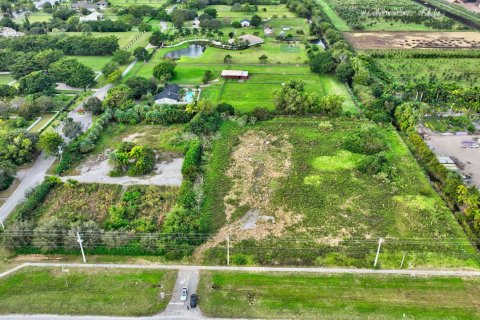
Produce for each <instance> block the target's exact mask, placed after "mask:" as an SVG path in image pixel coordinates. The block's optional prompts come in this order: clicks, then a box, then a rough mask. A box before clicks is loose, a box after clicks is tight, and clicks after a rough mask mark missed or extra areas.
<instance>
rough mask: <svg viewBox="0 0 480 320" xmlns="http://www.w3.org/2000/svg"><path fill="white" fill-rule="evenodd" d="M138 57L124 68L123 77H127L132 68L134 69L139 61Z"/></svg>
mask: <svg viewBox="0 0 480 320" xmlns="http://www.w3.org/2000/svg"><path fill="white" fill-rule="evenodd" d="M137 61H138V60H137V58H135V59H134V60H133V61H132V62H130V64H129V65H128V67H127V68H126V69H125V70H123V72H122V78H125V76H126V75H127V74H128V73H129V72H130V70H132V68H133V66H134V65H135V64H136V63H137Z"/></svg>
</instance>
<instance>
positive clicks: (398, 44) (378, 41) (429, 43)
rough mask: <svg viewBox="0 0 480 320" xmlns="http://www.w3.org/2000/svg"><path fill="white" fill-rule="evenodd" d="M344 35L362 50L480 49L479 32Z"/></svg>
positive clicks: (360, 33) (359, 33) (351, 33)
mask: <svg viewBox="0 0 480 320" xmlns="http://www.w3.org/2000/svg"><path fill="white" fill-rule="evenodd" d="M344 35H345V37H346V38H347V40H348V42H350V44H351V45H352V46H353V47H354V48H355V49H360V50H366V49H472V48H480V33H479V32H393V31H392V32H344Z"/></svg>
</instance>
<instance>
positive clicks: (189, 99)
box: [183, 91, 195, 103]
mask: <svg viewBox="0 0 480 320" xmlns="http://www.w3.org/2000/svg"><path fill="white" fill-rule="evenodd" d="M194 97H195V92H193V91H188V92H187V93H185V97H183V101H185V102H188V103H190V102H192V101H193V98H194Z"/></svg>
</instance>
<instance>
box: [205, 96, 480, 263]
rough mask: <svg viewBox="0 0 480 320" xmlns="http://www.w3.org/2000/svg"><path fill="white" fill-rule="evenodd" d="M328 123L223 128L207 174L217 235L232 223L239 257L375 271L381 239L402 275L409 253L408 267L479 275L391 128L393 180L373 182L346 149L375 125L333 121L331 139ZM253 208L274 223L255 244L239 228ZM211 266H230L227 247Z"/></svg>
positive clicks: (209, 256) (215, 253)
mask: <svg viewBox="0 0 480 320" xmlns="http://www.w3.org/2000/svg"><path fill="white" fill-rule="evenodd" d="M265 91H266V90H265ZM320 121H325V120H324V119H318V120H314V119H288V118H285V119H282V118H280V119H276V120H272V121H267V122H260V123H257V124H256V125H255V126H254V127H250V128H246V129H245V128H240V127H238V126H236V125H235V124H233V123H227V124H224V126H223V127H222V130H221V133H222V134H221V138H220V139H218V140H216V141H215V142H214V145H213V150H212V159H213V160H212V162H211V163H210V164H209V166H208V167H207V169H206V174H205V187H204V190H205V199H206V201H205V203H204V206H203V208H202V210H204V212H205V213H207V212H208V213H210V214H213V216H214V217H215V223H216V227H217V228H221V227H222V226H225V224H226V223H229V225H227V226H225V228H228V232H229V234H230V238H231V241H232V242H231V243H232V248H233V249H232V250H231V255H232V257H234V256H236V255H238V256H239V259H245V260H244V261H246V262H248V263H257V264H258V263H260V264H294V265H297V264H306V265H322V266H330V265H344V266H356V267H371V266H372V265H373V260H374V257H375V251H376V248H377V241H378V238H379V237H385V238H390V239H391V240H390V241H388V240H387V241H386V242H385V243H384V245H383V247H382V254H381V256H380V260H379V261H380V265H381V267H382V268H398V267H399V266H400V263H401V260H402V256H403V254H404V253H405V255H406V258H405V261H404V267H412V268H413V267H460V266H463V267H475V268H478V267H479V263H480V260H479V256H478V255H477V254H476V252H475V250H474V249H473V247H472V246H471V244H470V242H469V241H468V240H467V238H466V236H465V234H464V232H463V230H462V229H461V227H460V226H459V225H458V223H457V222H456V220H455V217H454V216H453V214H452V213H451V212H450V211H449V210H448V208H447V207H446V205H445V204H444V202H443V201H442V199H441V198H440V197H439V196H438V194H437V193H436V192H435V190H434V189H433V188H432V187H431V185H430V182H429V180H428V179H427V177H426V176H425V174H424V173H423V171H422V169H421V168H420V167H419V165H418V164H417V163H416V161H415V159H414V158H413V157H412V155H411V154H410V152H409V150H408V148H407V147H406V146H405V144H404V143H403V141H402V140H401V139H400V137H399V136H398V134H397V133H396V132H395V131H394V130H393V128H390V127H384V128H379V130H381V132H382V133H383V134H384V136H385V139H386V143H387V145H388V150H387V151H386V154H385V156H386V158H387V159H389V162H390V163H391V166H392V168H394V169H393V170H394V171H393V173H391V174H390V175H388V176H384V175H382V174H380V175H374V176H372V175H369V174H364V173H362V172H361V171H360V170H359V169H358V168H359V164H360V161H361V160H363V159H364V157H365V156H364V155H361V154H353V153H350V152H348V151H346V150H345V148H344V147H343V143H344V142H343V141H344V139H345V138H346V137H348V136H350V135H354V134H356V133H358V132H359V131H360V130H361V128H362V127H363V126H365V125H372V124H367V123H366V122H364V121H360V120H356V121H352V120H338V121H334V120H331V119H329V120H328V121H329V122H330V124H331V130H325V129H322V128H321V127H320V126H319V122H320ZM267 142H268V143H267ZM265 145H272V149H271V150H269V149H268V148H265V147H264V146H265ZM263 149H265V150H263ZM250 152H252V154H250ZM279 155H281V157H280V156H279ZM277 156H278V158H276V157H277ZM244 157H245V158H244ZM287 164H288V166H287ZM285 166H287V167H285ZM272 168H275V171H268V170H273V169H272ZM282 168H283V169H282ZM285 168H289V169H288V170H287V169H285ZM227 172H229V173H227ZM251 175H254V176H251ZM273 177H277V178H273ZM263 188H265V189H263ZM254 209H258V210H260V212H261V214H262V215H267V216H269V215H271V216H273V217H274V218H275V219H276V223H275V224H273V225H270V224H268V223H267V224H264V227H262V228H261V229H260V230H258V231H257V232H254V231H251V232H253V233H251V234H250V235H249V233H248V232H246V231H245V230H242V229H240V227H239V226H238V224H237V223H238V222H237V219H238V218H239V217H241V216H242V215H243V214H245V212H247V211H248V210H254ZM233 239H235V240H233ZM409 239H413V240H409ZM415 239H419V240H415ZM212 246H214V247H215V245H212ZM204 257H205V261H206V262H207V263H225V247H224V244H222V242H219V243H217V244H216V249H210V250H207V252H206V254H205V256H204Z"/></svg>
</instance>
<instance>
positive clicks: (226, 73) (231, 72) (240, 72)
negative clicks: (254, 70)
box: [222, 70, 248, 77]
mask: <svg viewBox="0 0 480 320" xmlns="http://www.w3.org/2000/svg"><path fill="white" fill-rule="evenodd" d="M222 77H248V71H243V70H222Z"/></svg>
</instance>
